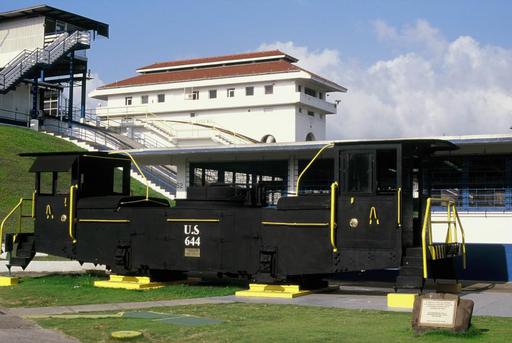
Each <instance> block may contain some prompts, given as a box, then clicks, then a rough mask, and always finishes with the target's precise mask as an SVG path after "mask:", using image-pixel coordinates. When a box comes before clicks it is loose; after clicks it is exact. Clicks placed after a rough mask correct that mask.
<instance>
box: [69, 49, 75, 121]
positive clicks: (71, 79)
mask: <svg viewBox="0 0 512 343" xmlns="http://www.w3.org/2000/svg"><path fill="white" fill-rule="evenodd" d="M74 64H75V51H74V50H73V51H71V52H70V53H69V101H68V127H69V128H70V127H71V123H72V121H73V84H74V82H75V79H74V76H75V72H74Z"/></svg>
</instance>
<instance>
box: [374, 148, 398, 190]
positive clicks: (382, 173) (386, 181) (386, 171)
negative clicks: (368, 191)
mask: <svg viewBox="0 0 512 343" xmlns="http://www.w3.org/2000/svg"><path fill="white" fill-rule="evenodd" d="M396 168H397V161H396V150H377V192H379V193H385V192H394V191H396V189H397V173H396V170H397V169H396Z"/></svg>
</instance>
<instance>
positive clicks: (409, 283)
mask: <svg viewBox="0 0 512 343" xmlns="http://www.w3.org/2000/svg"><path fill="white" fill-rule="evenodd" d="M396 288H408V289H420V288H423V277H421V276H409V275H399V276H398V277H397V278H396Z"/></svg>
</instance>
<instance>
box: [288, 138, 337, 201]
mask: <svg viewBox="0 0 512 343" xmlns="http://www.w3.org/2000/svg"><path fill="white" fill-rule="evenodd" d="M333 147H334V142H330V143H327V144H326V145H324V146H323V147H322V148H320V150H318V152H317V153H316V155H315V156H314V157H313V158H312V159H311V161H309V163H308V165H307V166H306V168H304V169H303V170H302V172H301V173H300V174H299V177H298V178H297V184H296V188H295V195H296V196H298V195H299V185H300V179H301V178H302V176H303V175H304V174H305V173H306V171H307V170H308V169H309V167H311V165H312V164H313V162H315V160H316V159H317V158H318V156H320V155H321V154H322V153H323V152H324V150H325V149H330V148H333Z"/></svg>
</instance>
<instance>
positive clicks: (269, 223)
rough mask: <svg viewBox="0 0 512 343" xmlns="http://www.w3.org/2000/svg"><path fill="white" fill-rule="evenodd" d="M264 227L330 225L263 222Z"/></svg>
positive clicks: (325, 224)
mask: <svg viewBox="0 0 512 343" xmlns="http://www.w3.org/2000/svg"><path fill="white" fill-rule="evenodd" d="M261 224H263V225H274V226H329V223H297V222H261Z"/></svg>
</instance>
